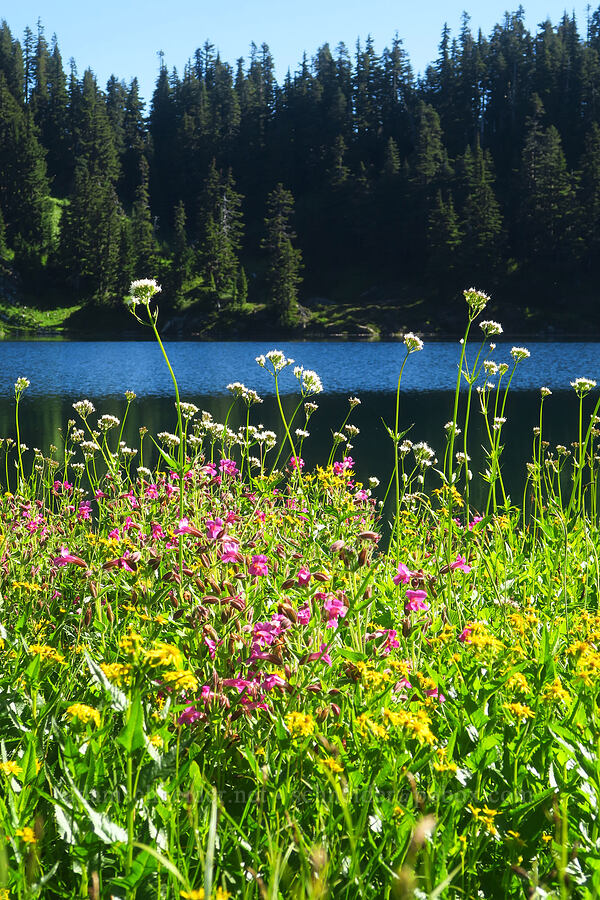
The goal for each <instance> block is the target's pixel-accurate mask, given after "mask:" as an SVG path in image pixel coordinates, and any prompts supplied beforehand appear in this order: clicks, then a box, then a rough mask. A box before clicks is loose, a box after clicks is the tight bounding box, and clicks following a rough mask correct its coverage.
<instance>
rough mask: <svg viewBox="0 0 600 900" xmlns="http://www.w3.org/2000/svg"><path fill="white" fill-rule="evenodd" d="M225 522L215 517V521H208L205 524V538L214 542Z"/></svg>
mask: <svg viewBox="0 0 600 900" xmlns="http://www.w3.org/2000/svg"><path fill="white" fill-rule="evenodd" d="M224 527H225V522H224V521H223V519H221V518H219V517H218V516H217V518H216V519H208V520H207V522H206V536H207V538H209V539H210V540H211V541H214V540H215V539H216V538H217V537H218V536H219V535H220V534H221V532H222V531H223V528H224Z"/></svg>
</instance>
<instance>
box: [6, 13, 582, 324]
mask: <svg viewBox="0 0 600 900" xmlns="http://www.w3.org/2000/svg"><path fill="white" fill-rule="evenodd" d="M583 31H584V32H585V33H581V29H580V23H577V22H576V21H575V18H570V17H569V16H568V15H567V14H565V15H564V16H563V18H562V20H561V21H560V23H559V24H558V25H553V24H551V23H550V22H549V21H548V22H545V23H543V24H541V25H540V26H539V27H538V29H537V31H536V32H535V33H531V32H530V31H529V30H528V29H527V28H526V27H525V25H524V11H523V9H522V8H519V9H518V10H517V11H516V12H514V13H511V14H508V13H507V14H506V15H505V18H504V20H503V21H502V22H501V23H499V24H498V25H496V26H495V27H494V29H493V31H492V33H491V34H490V35H488V36H485V35H483V34H482V33H479V34H473V32H472V30H471V27H470V24H469V17H468V16H467V15H466V14H465V15H464V16H463V20H462V27H461V29H460V33H459V34H458V35H457V36H453V35H452V34H451V33H450V31H449V29H448V28H447V27H444V28H443V30H442V34H441V40H440V43H439V46H438V48H437V52H436V51H435V49H434V48H432V51H433V52H432V56H435V57H436V58H435V61H434V62H432V64H431V65H430V66H429V67H428V68H427V70H426V71H425V73H424V75H423V76H422V77H420V78H416V77H415V74H414V72H413V69H412V68H411V64H410V60H409V58H408V55H407V53H406V51H405V50H404V48H403V45H402V41H401V38H400V37H399V36H395V37H394V38H393V40H392V41H391V43H390V45H389V46H388V47H386V48H385V49H384V50H383V52H382V53H381V54H378V53H377V52H376V50H375V47H374V44H373V41H372V40H371V39H369V38H367V39H366V40H365V41H359V42H357V44H356V46H355V47H353V48H347V47H346V46H344V45H343V44H340V45H339V46H337V47H335V48H334V47H330V46H329V45H327V44H325V45H323V46H322V47H320V48H319V49H318V51H317V52H316V54H315V55H314V57H312V58H308V57H307V56H306V55H305V56H304V57H303V58H302V60H301V61H300V63H299V64H298V66H297V68H296V70H295V71H294V72H289V73H288V74H287V76H286V77H285V79H284V80H283V82H282V83H278V82H277V80H276V78H275V75H274V60H273V56H272V53H271V50H270V48H269V47H268V46H267V45H266V44H262V45H261V46H260V47H258V46H256V45H254V44H252V45H251V48H250V53H249V56H248V58H247V59H239V60H238V61H237V62H236V63H235V64H231V63H229V62H226V61H224V60H222V59H221V58H220V55H219V53H218V52H217V50H216V48H215V47H214V46H213V45H211V44H210V43H208V42H206V43H204V44H203V45H202V46H201V47H200V48H199V49H197V50H196V51H195V52H194V53H193V55H192V57H191V58H190V59H189V60H188V61H187V62H186V63H185V65H184V66H183V68H182V69H181V70H180V71H179V70H176V69H169V68H168V66H167V64H166V62H165V60H164V59H163V58H162V57H161V62H160V67H159V71H158V75H157V80H156V85H155V89H154V93H153V95H152V97H151V98H150V100H149V102H148V103H145V102H144V99H143V98H142V97H141V96H140V91H139V86H138V83H137V80H136V79H134V80H133V81H132V82H131V83H129V84H126V83H125V82H123V81H121V80H119V79H118V78H117V77H116V76H113V77H111V78H110V80H109V81H108V83H107V84H106V85H105V86H103V85H100V84H98V82H97V79H96V78H95V76H94V73H93V72H92V71H91V70H90V69H87V70H86V71H84V72H83V73H80V72H78V71H77V68H76V67H75V65H74V63H72V62H71V64H65V62H64V61H63V59H62V57H61V52H60V48H59V42H58V40H57V38H56V37H52V38H51V39H49V38H48V37H47V35H46V33H45V31H44V28H43V27H42V26H41V25H38V28H37V31H36V32H34V31H32V30H30V29H26V31H25V34H24V35H23V37H22V38H17V37H16V36H14V35H13V34H12V33H11V31H10V28H9V25H8V24H7V23H6V22H3V23H2V26H1V28H0V213H1V216H0V259H1V267H2V279H1V281H0V288H1V289H2V290H3V291H4V292H5V293H7V292H8V293H10V292H11V291H12V292H16V295H18V296H20V297H24V298H26V299H27V300H28V302H31V303H37V304H38V305H40V306H43V305H44V304H46V305H50V304H54V305H56V304H63V305H68V304H79V305H81V307H82V309H81V311H80V313H79V317H80V325H81V323H82V322H83V323H85V322H86V321H87V322H88V323H91V322H92V321H96V320H99V319H101V318H102V315H104V312H103V311H104V310H106V311H111V310H113V309H114V308H115V307H118V306H120V304H121V302H122V299H123V296H124V295H125V294H126V293H127V289H128V285H129V283H130V281H131V279H132V278H138V277H145V276H152V277H156V278H158V279H159V280H160V281H161V283H162V285H163V292H164V293H163V300H162V305H163V308H165V307H167V308H170V309H171V311H172V312H173V313H177V311H178V310H179V311H180V312H182V311H185V310H190V309H194V310H196V311H197V313H198V316H199V319H198V321H200V323H202V321H205V322H206V323H209V322H210V321H213V322H214V320H215V317H216V319H218V320H221V321H225V322H227V321H229V322H234V321H240V320H243V318H244V315H246V316H247V315H249V313H250V312H252V311H254V312H256V311H257V310H258V311H261V310H262V315H263V320H262V321H263V323H264V322H267V321H268V322H271V323H273V325H275V326H283V327H285V328H287V327H294V326H297V325H302V324H304V325H306V324H307V322H308V323H310V321H311V316H312V317H313V318H314V321H315V322H317V321H318V315H316V316H315V312H314V311H315V310H321V312H323V311H324V313H323V314H324V316H325V319H326V318H327V316H328V315H329V316H330V317H331V316H332V315H333V312H332V310H333V311H335V310H336V308H337V305H338V304H343V303H345V302H350V301H351V302H352V303H353V304H354V307H356V308H358V309H359V310H360V307H361V304H362V305H363V306H364V307H369V310H370V314H371V317H374V316H375V312H374V310H376V309H377V307H384V306H385V307H386V309H387V313H388V316H391V318H389V319H388V325H387V326H386V327H387V328H388V331H389V330H394V329H393V327H392V326H393V324H394V323H395V327H396V330H397V329H398V328H400V327H402V323H403V322H406V321H409V318H410V306H411V298H414V297H426V298H427V306H426V309H427V316H426V317H425V321H426V322H429V323H430V324H432V323H434V322H435V323H436V325H437V326H438V327H443V328H446V329H451V327H452V323H453V307H452V302H451V300H452V297H453V295H454V293H456V292H458V290H459V288H461V287H464V286H466V284H467V283H472V282H475V283H477V284H480V285H482V286H484V287H486V289H491V291H492V292H493V293H494V296H496V293H497V295H498V299H499V301H501V303H502V306H503V308H507V303H508V308H509V309H510V308H511V306H510V304H511V303H512V309H513V314H514V322H515V323H517V324H518V325H522V324H524V323H525V322H526V320H527V317H528V316H529V317H530V318H531V317H533V318H532V321H533V322H536V323H538V324H539V323H542V322H543V323H552V322H556V323H558V325H559V327H560V325H561V322H563V321H567V322H570V320H569V319H568V318H567V319H566V320H565V319H564V316H565V315H566V316H568V315H569V314H572V313H573V310H574V309H575V308H576V306H577V302H580V303H584V299H585V303H587V307H585V308H586V309H587V310H588V311H589V310H592V309H593V306H594V302H595V296H596V294H595V291H596V288H595V285H596V284H597V280H598V275H599V274H600V252H599V250H600V8H598V9H597V10H596V11H595V12H591V11H590V16H589V21H588V22H587V23H585V27H584V29H583ZM577 298H579V299H578V300H577ZM582 298H584V299H582ZM576 300H577V302H575V301H576ZM585 303H584V306H585ZM311 310H312V312H311ZM328 311H329V312H328ZM390 311H391V312H390ZM203 316H204V320H203V318H202V317H203ZM211 316H212V317H213V318H212V319H211ZM82 317H83V318H82ZM561 317H563V318H561ZM367 318H368V316H367ZM418 318H419V321H420V322H423V321H424V317H423V310H422V309H421V310H420V311H419V317H418ZM323 321H325V320H323ZM589 327H590V322H589V321H588V322H586V323H585V324H583V325H582V330H589Z"/></svg>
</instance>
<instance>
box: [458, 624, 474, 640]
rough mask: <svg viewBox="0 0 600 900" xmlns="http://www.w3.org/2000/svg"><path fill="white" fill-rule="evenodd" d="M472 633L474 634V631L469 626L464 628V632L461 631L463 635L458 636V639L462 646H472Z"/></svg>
mask: <svg viewBox="0 0 600 900" xmlns="http://www.w3.org/2000/svg"><path fill="white" fill-rule="evenodd" d="M472 632H473V629H472V628H471V626H470V625H467V626H466V627H465V628H463V630H462V631H461V633H460V634H459V636H458V639H459V641H460V642H461V644H470V643H471V634H472Z"/></svg>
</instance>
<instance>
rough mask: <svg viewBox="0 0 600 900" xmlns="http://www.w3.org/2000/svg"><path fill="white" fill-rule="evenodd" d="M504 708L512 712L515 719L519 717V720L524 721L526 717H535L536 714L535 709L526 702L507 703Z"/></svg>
mask: <svg viewBox="0 0 600 900" xmlns="http://www.w3.org/2000/svg"><path fill="white" fill-rule="evenodd" d="M504 709H505V710H507V712H509V713H511V715H512V716H514V718H515V719H519V721H524V720H525V719H533V718H534V716H535V713H534V711H533V710H532V709H531V707H530V706H527V704H525V703H505V704H504Z"/></svg>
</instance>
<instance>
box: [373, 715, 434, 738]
mask: <svg viewBox="0 0 600 900" xmlns="http://www.w3.org/2000/svg"><path fill="white" fill-rule="evenodd" d="M383 718H384V719H386V720H387V721H388V722H389V723H390V725H392V726H393V727H394V728H401V729H402V730H403V731H407V732H408V733H409V736H410V737H413V738H416V739H417V740H418V741H419V743H420V744H433V743H434V742H435V736H434V734H433V732H432V731H431V728H430V727H429V726H430V725H431V719H430V718H429V716H428V715H427V713H426V712H425V710H423V709H419V710H417V712H410V711H409V710H406V709H398V710H391V709H384V710H383Z"/></svg>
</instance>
